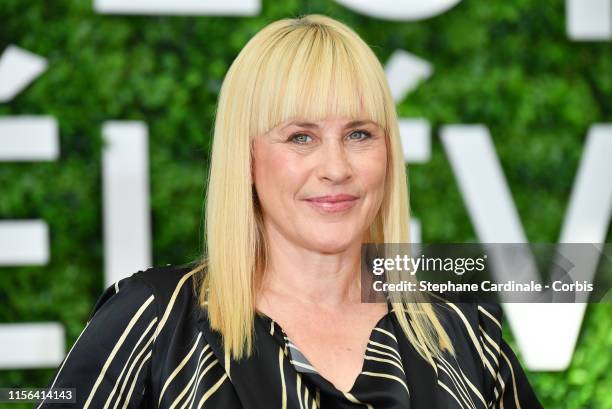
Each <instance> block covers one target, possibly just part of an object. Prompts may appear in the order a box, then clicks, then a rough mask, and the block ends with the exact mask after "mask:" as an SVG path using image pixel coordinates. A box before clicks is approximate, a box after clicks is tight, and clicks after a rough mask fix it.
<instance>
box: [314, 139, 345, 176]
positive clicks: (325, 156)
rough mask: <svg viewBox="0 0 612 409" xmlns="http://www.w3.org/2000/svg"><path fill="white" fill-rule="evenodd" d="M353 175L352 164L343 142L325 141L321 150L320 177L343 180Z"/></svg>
mask: <svg viewBox="0 0 612 409" xmlns="http://www.w3.org/2000/svg"><path fill="white" fill-rule="evenodd" d="M351 175H352V169H351V165H350V162H349V160H348V155H347V152H346V150H345V147H344V145H343V144H342V142H336V141H334V142H329V143H324V144H323V146H322V148H321V150H320V158H319V177H320V178H322V179H328V180H330V181H333V182H342V181H344V180H345V179H348V178H350V177H351Z"/></svg>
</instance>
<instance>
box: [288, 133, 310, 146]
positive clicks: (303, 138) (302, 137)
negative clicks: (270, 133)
mask: <svg viewBox="0 0 612 409" xmlns="http://www.w3.org/2000/svg"><path fill="white" fill-rule="evenodd" d="M310 139H311V138H310V135H306V134H303V133H296V134H295V135H292V136H291V138H290V140H291V141H292V142H295V143H297V144H305V143H308V142H310Z"/></svg>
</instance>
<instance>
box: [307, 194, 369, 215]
mask: <svg viewBox="0 0 612 409" xmlns="http://www.w3.org/2000/svg"><path fill="white" fill-rule="evenodd" d="M358 199H359V198H358V197H357V196H353V195H347V194H341V195H335V196H320V197H312V198H309V199H306V202H307V203H308V204H309V205H310V206H312V207H313V208H315V209H317V210H320V211H323V212H325V213H339V212H343V211H345V210H348V209H350V208H351V207H353V206H355V203H357V200H358Z"/></svg>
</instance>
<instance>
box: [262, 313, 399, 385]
mask: <svg viewBox="0 0 612 409" xmlns="http://www.w3.org/2000/svg"><path fill="white" fill-rule="evenodd" d="M386 304H387V312H386V313H385V315H383V316H382V317H381V318H380V319H379V320H378V321H377V322H376V324H375V325H374V326H373V327H372V329H371V330H370V335H369V337H368V342H367V344H366V349H364V351H363V354H362V356H361V370H360V371H359V373H358V374H357V376H356V377H355V379H354V380H353V383H352V385H351V387H350V389H349V390H348V391H344V390H341V389H338V388H337V387H336V386H335V385H334V384H333V383H332V382H331V381H330V380H328V379H327V378H325V377H324V376H323V375H321V373H320V372H319V370H318V369H317V368H316V367H315V366H314V365H312V363H310V361H309V360H308V358H307V357H306V355H304V353H302V351H300V349H299V348H298V347H297V345H295V344H294V343H293V342H292V341H291V339H290V338H289V336H288V335H287V333H286V332H285V331H284V330H283V327H282V326H281V325H280V324H279V323H278V322H276V321H275V320H274V319H272V318H271V317H270V316H268V315H267V314H265V313H263V312H260V311H256V313H255V315H256V316H258V317H259V318H261V319H263V320H264V321H265V322H266V323H267V324H268V326H272V327H273V328H274V333H272V332H270V335H271V336H274V335H276V336H277V337H278V336H279V335H280V339H279V340H280V341H281V342H282V344H283V347H284V348H286V349H287V352H288V354H289V356H290V357H291V360H294V358H293V356H292V355H291V347H290V346H289V345H288V344H289V342H291V343H292V345H293V346H294V347H295V349H296V350H297V351H298V352H299V353H300V355H301V356H302V357H303V358H304V360H305V362H304V364H306V365H308V366H309V367H310V368H312V370H313V371H310V372H308V373H311V374H314V375H316V376H318V377H319V378H320V379H321V380H322V381H323V382H324V383H326V384H327V385H328V386H330V387H331V388H333V390H335V391H337V392H338V393H339V394H342V395H347V394H350V395H352V394H353V393H354V392H355V388H356V386H357V384H358V382H359V380H360V379H361V378H362V376H363V373H364V372H365V367H366V361H367V360H366V352H367V348H368V345H369V343H370V341H372V339H373V338H374V337H375V335H376V334H377V328H380V327H381V326H382V325H383V323H384V322H385V321H386V320H387V319H389V318H390V317H391V315H392V313H393V305H392V304H391V303H390V302H389V301H386ZM292 365H293V367H294V368H295V370H296V371H297V372H299V373H304V371H303V370H300V369H299V368H298V367H296V365H295V364H293V363H292Z"/></svg>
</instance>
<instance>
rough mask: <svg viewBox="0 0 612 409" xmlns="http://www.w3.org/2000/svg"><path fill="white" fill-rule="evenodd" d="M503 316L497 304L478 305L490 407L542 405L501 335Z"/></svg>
mask: <svg viewBox="0 0 612 409" xmlns="http://www.w3.org/2000/svg"><path fill="white" fill-rule="evenodd" d="M502 315H503V314H502V309H501V307H500V306H499V305H498V304H492V303H479V304H478V311H477V316H478V321H479V323H478V325H479V328H478V334H479V340H480V344H481V346H482V354H483V356H484V358H485V367H486V371H485V372H486V373H487V374H488V375H489V376H487V378H488V379H489V381H490V382H489V385H490V389H489V391H488V392H489V393H488V403H489V405H487V407H502V408H506V409H510V408H512V409H521V408H522V409H538V408H542V404H541V403H540V402H539V401H538V398H537V397H536V394H535V392H534V391H533V389H532V387H531V385H530V384H529V380H528V379H527V375H526V374H525V372H524V371H523V368H522V367H521V365H520V363H519V361H518V359H517V357H516V355H515V354H514V352H513V351H512V349H511V348H510V346H509V345H508V344H507V343H506V341H505V340H504V339H503V338H502V327H501V323H502Z"/></svg>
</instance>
